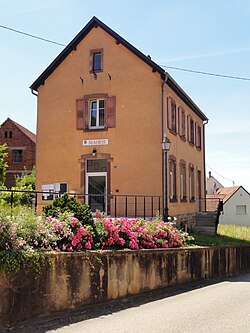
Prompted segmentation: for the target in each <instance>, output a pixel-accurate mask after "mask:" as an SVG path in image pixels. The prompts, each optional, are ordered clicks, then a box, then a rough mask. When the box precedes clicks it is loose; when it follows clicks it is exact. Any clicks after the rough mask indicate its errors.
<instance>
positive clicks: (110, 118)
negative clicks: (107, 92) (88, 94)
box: [106, 96, 116, 127]
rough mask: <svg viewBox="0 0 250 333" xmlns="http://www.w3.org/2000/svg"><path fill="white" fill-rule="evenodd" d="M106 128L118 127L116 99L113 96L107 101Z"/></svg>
mask: <svg viewBox="0 0 250 333" xmlns="http://www.w3.org/2000/svg"><path fill="white" fill-rule="evenodd" d="M106 102H107V105H106V108H107V112H106V126H107V127H115V125H116V97H115V96H111V97H107V99H106Z"/></svg>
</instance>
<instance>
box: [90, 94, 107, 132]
mask: <svg viewBox="0 0 250 333" xmlns="http://www.w3.org/2000/svg"><path fill="white" fill-rule="evenodd" d="M104 114H105V99H94V100H90V101H89V128H103V127H104V124H105V122H104Z"/></svg>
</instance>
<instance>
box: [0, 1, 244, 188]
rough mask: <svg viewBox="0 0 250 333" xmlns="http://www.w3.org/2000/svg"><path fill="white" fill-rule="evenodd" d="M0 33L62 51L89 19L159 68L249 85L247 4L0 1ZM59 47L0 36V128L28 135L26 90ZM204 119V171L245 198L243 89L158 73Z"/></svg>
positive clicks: (31, 121)
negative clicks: (238, 188)
mask: <svg viewBox="0 0 250 333" xmlns="http://www.w3.org/2000/svg"><path fill="white" fill-rule="evenodd" d="M0 8H1V11H0V25H3V26H8V27H11V28H13V29H17V30H21V31H24V32H27V33H30V34H34V35H37V36H40V37H43V38H47V39H51V40H54V41H56V42H59V43H62V44H68V43H69V42H70V41H71V40H72V39H73V37H74V36H75V35H76V34H77V33H78V32H79V31H80V30H81V29H82V28H83V27H84V25H85V24H86V23H87V22H88V21H89V20H90V19H91V18H92V17H93V16H97V17H98V18H99V19H100V20H102V21H103V22H104V23H105V24H107V25H108V26H109V27H110V28H111V29H113V30H115V31H116V32H117V33H118V34H120V35H121V36H122V37H124V38H125V39H126V40H128V41H129V42H130V43H131V44H133V45H134V46H135V47H137V48H138V49H139V50H140V51H142V52H143V53H145V54H146V55H148V54H150V55H151V57H152V59H153V60H154V61H155V62H157V63H158V64H159V65H161V66H173V67H181V68H187V69H192V70H198V71H206V72H211V73H218V74H226V75H232V76H239V77H247V78H250V33H249V32H250V1H248V0H238V1H237V2H235V1H231V0H227V1H225V0H217V1H214V0H210V1H200V0H175V1H173V0H172V1H169V0H165V1H163V0H154V1H147V0H144V1H142V0H137V1H135V0H127V1H123V0H121V1H117V0H114V1H113V0H106V1H103V0H95V1H94V2H91V1H89V0H88V1H85V0H53V1H51V0H43V1H38V0H37V1H35V0H32V1H31V0H0ZM61 51H62V47H60V46H57V45H53V44H50V43H45V42H42V41H39V40H36V39H32V38H29V37H26V36H23V35H19V34H16V33H14V32H10V31H8V30H5V29H2V28H0V74H1V79H0V95H1V98H0V124H1V123H2V122H3V121H4V120H5V119H6V118H7V117H10V118H12V119H13V120H15V121H17V122H19V123H20V124H22V125H23V126H25V127H27V128H29V129H30V130H32V131H33V132H35V130H36V97H35V96H33V95H32V94H31V92H30V90H29V86H30V85H31V84H32V83H33V82H34V81H35V79H36V78H37V77H38V76H39V75H40V74H41V73H42V72H43V70H44V69H45V68H46V67H47V66H48V65H49V64H50V63H51V61H52V60H53V59H54V58H55V57H56V56H57V55H58V54H59V53H60V52H61ZM165 69H166V71H167V72H168V73H169V74H170V75H171V76H173V78H174V79H175V80H176V81H177V82H178V83H179V85H180V86H181V87H182V88H183V89H184V90H185V91H186V92H187V93H188V94H189V96H190V97H191V98H192V99H193V100H194V102H195V103H196V104H197V105H198V106H199V107H200V108H201V109H202V111H203V112H204V113H205V114H206V115H207V117H208V118H209V123H208V124H207V125H206V162H207V171H209V170H212V173H213V175H214V176H215V177H216V178H217V179H218V180H219V181H220V182H221V183H222V184H223V185H224V186H232V184H233V181H234V182H235V184H236V185H242V186H243V187H245V188H246V190H248V191H250V177H249V166H250V138H249V133H250V117H249V115H248V113H249V108H250V101H249V100H250V81H243V80H232V79H226V78H219V77H212V76H206V75H198V74H192V73H187V72H182V71H177V70H173V69H168V68H165Z"/></svg>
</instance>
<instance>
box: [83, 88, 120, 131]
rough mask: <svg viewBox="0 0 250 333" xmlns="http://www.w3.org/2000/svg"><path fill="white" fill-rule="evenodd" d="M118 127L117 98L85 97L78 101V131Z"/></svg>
mask: <svg viewBox="0 0 250 333" xmlns="http://www.w3.org/2000/svg"><path fill="white" fill-rule="evenodd" d="M115 126H116V96H108V94H106V93H96V94H89V95H85V96H84V97H83V99H77V100H76V129H77V130H87V131H88V130H96V129H97V130H106V129H108V128H113V127H115Z"/></svg>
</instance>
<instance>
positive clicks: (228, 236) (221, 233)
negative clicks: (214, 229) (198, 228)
mask: <svg viewBox="0 0 250 333" xmlns="http://www.w3.org/2000/svg"><path fill="white" fill-rule="evenodd" d="M192 236H193V237H194V238H195V244H196V245H202V246H217V245H250V227H240V226H236V225H220V224H219V225H218V233H217V235H216V236H209V235H203V234H200V233H192Z"/></svg>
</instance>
